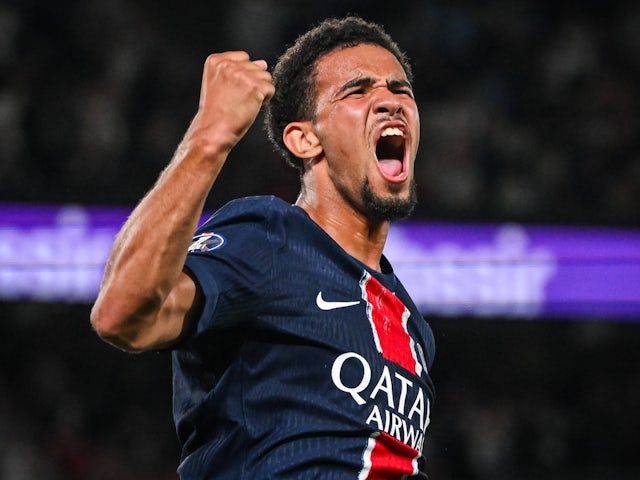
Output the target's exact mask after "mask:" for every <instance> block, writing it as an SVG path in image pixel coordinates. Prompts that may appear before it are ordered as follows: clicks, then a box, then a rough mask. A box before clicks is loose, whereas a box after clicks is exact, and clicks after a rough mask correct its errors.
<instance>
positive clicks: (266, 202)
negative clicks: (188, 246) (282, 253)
mask: <svg viewBox="0 0 640 480" xmlns="http://www.w3.org/2000/svg"><path fill="white" fill-rule="evenodd" d="M290 209H291V205H290V204H288V203H286V202H285V201H284V200H282V199H280V198H278V197H275V196H253V197H243V198H238V199H235V200H231V201H230V202H229V203H227V204H225V205H224V206H223V207H221V208H220V209H219V210H217V211H216V212H215V213H214V214H213V215H212V216H211V217H210V218H209V219H208V220H207V221H206V222H205V223H204V224H203V225H202V227H200V230H202V229H206V228H207V227H212V226H224V225H228V224H233V223H261V222H264V221H268V220H270V219H272V218H274V217H281V216H284V215H286V214H287V212H288V211H289V210H290Z"/></svg>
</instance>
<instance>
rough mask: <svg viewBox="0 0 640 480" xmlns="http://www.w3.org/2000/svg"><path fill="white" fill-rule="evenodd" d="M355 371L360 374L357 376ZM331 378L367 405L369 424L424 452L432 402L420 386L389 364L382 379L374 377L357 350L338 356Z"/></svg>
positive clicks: (337, 386) (359, 403)
mask: <svg viewBox="0 0 640 480" xmlns="http://www.w3.org/2000/svg"><path fill="white" fill-rule="evenodd" d="M346 372H348V374H347V373H346ZM354 372H359V373H358V374H355V376H354ZM347 378H348V380H347ZM331 379H332V380H333V384H334V385H335V386H336V388H338V390H340V391H342V392H345V393H347V394H349V395H350V396H351V399H352V400H353V401H354V402H355V403H356V404H357V405H360V406H362V405H367V409H368V414H367V418H366V423H367V425H370V426H371V427H373V428H375V429H377V430H379V431H382V432H386V433H387V434H389V435H391V436H392V437H394V438H396V439H398V440H400V441H401V442H402V443H404V444H406V445H408V446H410V447H411V448H413V449H415V450H416V451H418V452H420V453H422V450H423V446H424V436H425V430H426V428H427V426H428V425H429V422H430V421H431V419H430V410H431V404H430V401H429V397H428V395H427V394H426V393H425V390H424V389H423V388H422V387H421V386H420V385H417V384H416V383H415V382H414V381H413V380H412V379H410V378H407V377H406V376H404V375H402V374H400V373H398V372H392V371H391V370H390V369H389V367H388V366H387V365H385V366H384V368H383V369H382V373H381V374H380V376H379V378H374V377H373V375H372V369H371V365H369V362H368V361H367V360H366V359H365V358H364V357H363V356H362V355H359V354H357V353H355V352H346V353H343V354H342V355H340V356H338V357H337V358H336V359H335V361H334V362H333V366H332V368H331Z"/></svg>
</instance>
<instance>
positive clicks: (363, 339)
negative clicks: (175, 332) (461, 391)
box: [172, 197, 435, 480]
mask: <svg viewBox="0 0 640 480" xmlns="http://www.w3.org/2000/svg"><path fill="white" fill-rule="evenodd" d="M186 267H187V269H188V271H189V272H190V273H191V274H192V276H193V278H194V279H195V281H196V282H197V283H198V284H199V285H200V287H201V289H202V291H203V292H204V296H205V299H204V307H203V310H202V313H201V316H200V318H199V320H198V322H197V323H196V325H195V326H194V327H193V331H192V332H191V333H190V334H189V335H188V337H187V338H186V339H184V340H183V341H182V342H181V343H180V344H179V345H178V346H177V347H176V348H175V349H174V351H173V353H172V355H173V369H174V375H173V376H174V380H173V381H174V420H175V423H176V429H177V433H178V437H179V440H180V443H181V445H182V461H181V464H180V466H179V468H178V472H179V474H180V477H181V478H182V479H183V480H196V479H197V480H205V479H216V480H226V479H228V480H261V479H300V480H301V479H305V480H309V479H323V480H364V479H370V480H375V479H377V480H382V479H385V480H396V479H397V480H400V479H403V478H406V477H412V478H427V477H426V474H425V473H424V468H425V459H424V457H423V455H422V451H423V444H424V437H425V429H426V427H427V425H428V423H429V415H430V410H431V405H432V402H433V398H434V388H433V385H432V382H431V379H430V377H429V374H428V372H429V369H430V367H431V364H432V362H433V357H434V353H435V346H434V338H433V334H432V331H431V329H430V327H429V325H428V324H427V322H426V321H425V320H424V318H423V317H422V316H421V315H420V313H419V312H418V310H417V309H416V307H415V305H414V304H413V302H412V301H411V299H410V298H409V296H408V294H407V292H406V291H405V289H404V288H403V286H402V285H401V283H400V282H399V280H398V279H397V277H396V276H395V274H394V273H393V271H392V269H391V266H390V265H389V263H388V262H387V260H386V259H385V258H383V263H382V270H383V272H382V273H380V272H377V271H373V270H371V269H369V268H367V267H366V266H365V265H364V264H363V263H361V262H360V261H358V260H356V259H355V258H353V257H352V256H350V255H349V254H347V253H346V252H345V251H344V250H343V249H342V248H341V247H340V246H339V245H338V244H337V243H336V242H335V241H334V240H333V239H332V238H331V237H330V236H329V235H328V234H327V233H326V232H324V230H322V229H321V228H320V227H319V226H318V225H317V224H316V223H315V222H314V221H313V220H312V219H311V218H310V217H309V216H308V215H307V214H306V212H305V211H304V210H302V209H301V208H299V207H297V206H294V205H290V204H287V203H285V202H284V201H282V200H280V199H278V198H275V197H250V198H243V199H239V200H235V201H232V202H230V203H229V204H227V205H225V206H224V207H223V208H222V209H220V210H219V211H218V212H217V213H216V214H215V215H214V216H213V217H212V218H211V219H210V220H209V221H208V222H206V223H205V224H204V225H203V226H202V227H201V228H200V229H199V230H198V232H197V233H196V236H195V238H194V241H193V244H192V245H191V247H190V248H189V254H188V255H187V260H186Z"/></svg>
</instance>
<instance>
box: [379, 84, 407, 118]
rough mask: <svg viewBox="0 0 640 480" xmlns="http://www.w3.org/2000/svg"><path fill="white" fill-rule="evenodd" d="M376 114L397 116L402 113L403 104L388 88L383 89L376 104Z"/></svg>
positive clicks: (380, 90)
mask: <svg viewBox="0 0 640 480" xmlns="http://www.w3.org/2000/svg"><path fill="white" fill-rule="evenodd" d="M374 109H375V112H376V113H388V114H390V115H396V114H398V113H400V112H401V111H402V102H400V100H399V99H398V98H397V97H396V96H395V95H394V94H393V92H392V91H390V90H389V89H387V88H384V87H381V88H380V89H379V91H378V92H377V95H376V100H375V104H374Z"/></svg>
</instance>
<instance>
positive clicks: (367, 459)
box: [358, 432, 420, 480]
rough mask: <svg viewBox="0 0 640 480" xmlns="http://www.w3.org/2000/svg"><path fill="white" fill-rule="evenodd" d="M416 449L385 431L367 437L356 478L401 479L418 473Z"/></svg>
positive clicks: (360, 479) (362, 479)
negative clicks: (367, 444)
mask: <svg viewBox="0 0 640 480" xmlns="http://www.w3.org/2000/svg"><path fill="white" fill-rule="evenodd" d="M419 456H420V454H419V453H418V451H417V450H414V449H413V448H411V447H409V446H408V445H405V444H404V443H402V442H401V441H400V440H397V439H395V438H393V437H392V436H391V435H389V434H388V433H385V432H380V433H379V434H378V433H375V434H374V436H372V437H371V438H370V439H369V446H368V448H367V450H366V452H365V454H364V458H363V464H364V468H363V469H362V470H361V471H360V475H359V476H358V480H401V479H403V478H406V476H407V475H409V476H411V475H416V474H417V473H418V457H419Z"/></svg>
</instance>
